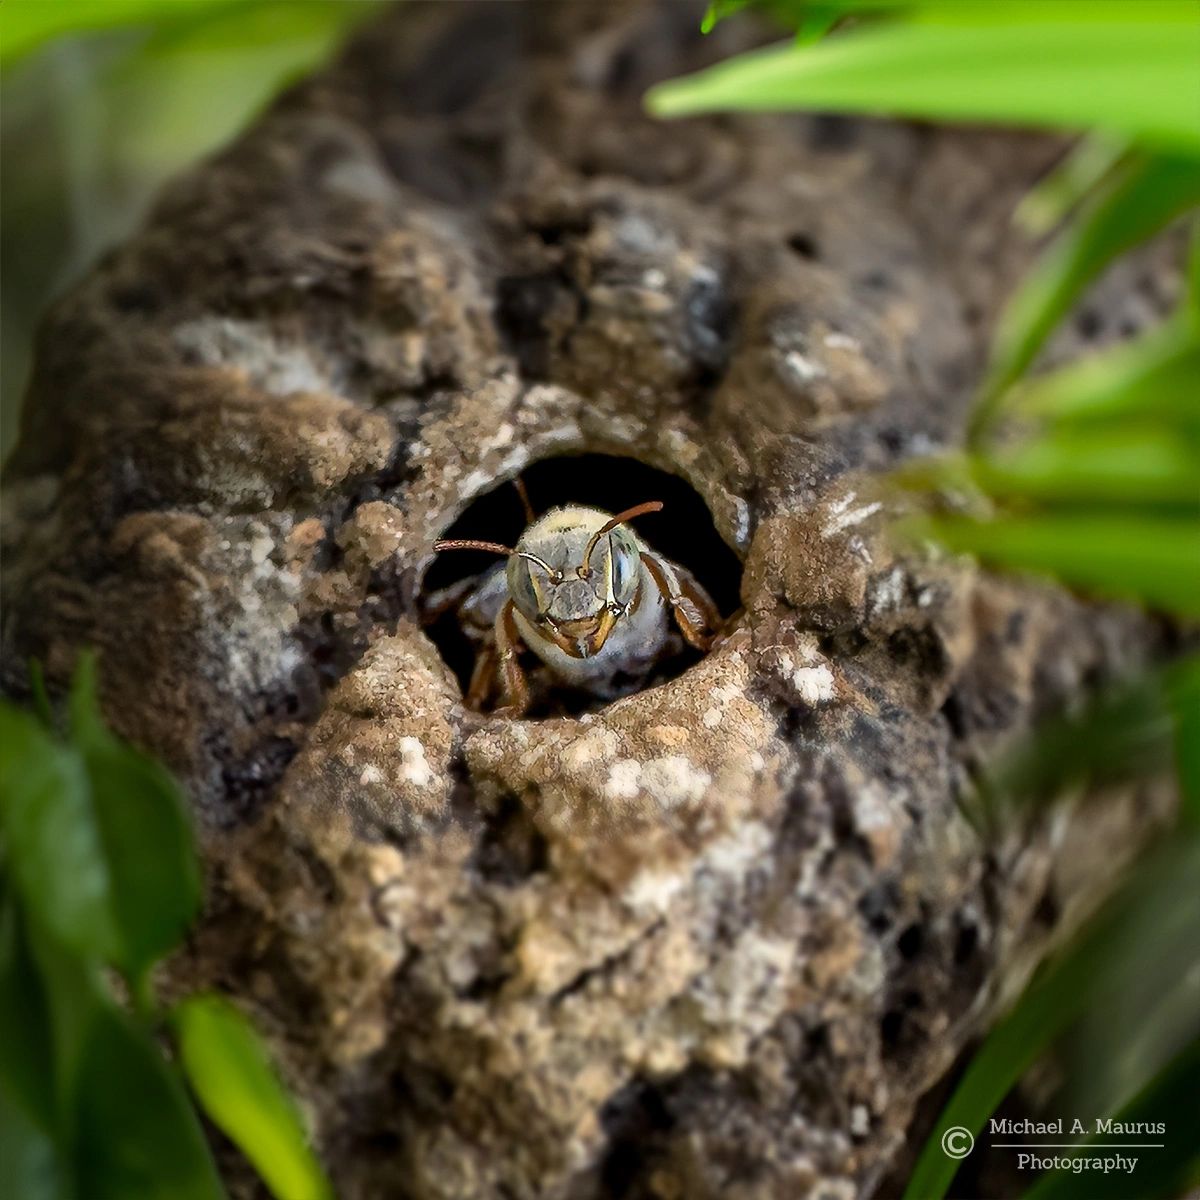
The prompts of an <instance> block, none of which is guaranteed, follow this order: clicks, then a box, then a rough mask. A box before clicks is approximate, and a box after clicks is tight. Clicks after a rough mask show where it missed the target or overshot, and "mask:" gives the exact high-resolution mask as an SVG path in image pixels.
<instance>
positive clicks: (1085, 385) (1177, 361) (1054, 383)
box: [1012, 320, 1200, 430]
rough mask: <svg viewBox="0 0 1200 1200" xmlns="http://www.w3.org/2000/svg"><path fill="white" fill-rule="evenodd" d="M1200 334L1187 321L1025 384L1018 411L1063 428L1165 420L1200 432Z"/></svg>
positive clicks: (1018, 397) (1015, 398)
mask: <svg viewBox="0 0 1200 1200" xmlns="http://www.w3.org/2000/svg"><path fill="white" fill-rule="evenodd" d="M1198 391H1200V333H1198V332H1197V331H1195V330H1193V329H1191V328H1189V327H1188V324H1187V322H1185V321H1183V320H1173V321H1170V322H1169V323H1168V324H1166V325H1165V326H1163V327H1162V328H1160V329H1156V330H1154V331H1153V332H1152V333H1149V334H1147V335H1145V336H1144V337H1141V338H1138V339H1137V340H1136V341H1133V342H1127V343H1123V344H1121V345H1118V346H1115V347H1113V348H1112V349H1109V350H1104V351H1101V352H1100V353H1097V354H1089V355H1087V356H1086V357H1084V358H1082V359H1080V360H1079V361H1078V362H1075V363H1072V364H1071V365H1070V366H1066V367H1061V368H1059V369H1058V370H1057V371H1051V372H1049V373H1047V374H1045V375H1040V376H1038V377H1037V378H1035V379H1033V380H1031V381H1030V382H1028V383H1023V384H1022V385H1021V387H1020V389H1019V390H1018V391H1014V392H1013V393H1012V403H1013V407H1014V408H1015V409H1016V410H1017V411H1019V412H1021V413H1024V414H1028V415H1030V416H1034V417H1040V418H1042V419H1045V420H1051V421H1056V422H1059V423H1067V422H1070V423H1083V422H1105V421H1120V420H1128V419H1131V418H1135V419H1138V418H1149V419H1152V420H1161V421H1163V422H1166V423H1168V424H1170V425H1175V426H1182V427H1186V428H1187V429H1189V430H1195V429H1197V428H1198V427H1200V403H1197V392H1198Z"/></svg>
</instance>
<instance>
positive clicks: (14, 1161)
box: [0, 1090, 73, 1200]
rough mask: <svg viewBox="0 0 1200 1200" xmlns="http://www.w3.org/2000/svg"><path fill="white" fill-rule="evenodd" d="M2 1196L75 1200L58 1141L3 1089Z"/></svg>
mask: <svg viewBox="0 0 1200 1200" xmlns="http://www.w3.org/2000/svg"><path fill="white" fill-rule="evenodd" d="M0 1196H11V1197H15V1198H16V1200H73V1197H72V1196H71V1193H70V1191H69V1190H68V1187H67V1180H66V1177H65V1172H64V1170H63V1162H62V1159H61V1157H60V1156H59V1155H58V1153H57V1152H56V1150H55V1147H54V1143H53V1142H52V1141H51V1140H50V1138H48V1137H47V1136H46V1134H45V1133H43V1132H42V1131H41V1130H40V1129H38V1127H37V1126H36V1125H34V1124H33V1123H32V1122H30V1121H29V1120H28V1119H27V1117H26V1116H25V1114H24V1113H23V1112H22V1111H21V1110H19V1109H17V1108H15V1107H14V1106H13V1105H11V1104H10V1103H9V1102H8V1100H7V1099H6V1098H5V1095H4V1093H3V1091H2V1090H0Z"/></svg>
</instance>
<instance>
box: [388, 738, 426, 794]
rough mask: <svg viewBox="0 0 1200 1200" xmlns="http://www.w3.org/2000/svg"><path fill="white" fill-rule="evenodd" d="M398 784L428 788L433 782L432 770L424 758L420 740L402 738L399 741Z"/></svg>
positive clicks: (423, 749)
mask: <svg viewBox="0 0 1200 1200" xmlns="http://www.w3.org/2000/svg"><path fill="white" fill-rule="evenodd" d="M399 747H400V769H399V771H398V772H397V781H398V782H399V783H402V784H404V783H411V784H412V785H413V787H419V788H424V787H428V786H429V785H430V784H431V783H432V782H433V778H434V776H433V768H432V767H431V766H430V765H429V760H428V759H427V758H426V757H425V747H424V745H423V744H422V743H421V740H420V738H415V737H411V736H408V735H406V736H404V737H402V738H401V739H400V742H399Z"/></svg>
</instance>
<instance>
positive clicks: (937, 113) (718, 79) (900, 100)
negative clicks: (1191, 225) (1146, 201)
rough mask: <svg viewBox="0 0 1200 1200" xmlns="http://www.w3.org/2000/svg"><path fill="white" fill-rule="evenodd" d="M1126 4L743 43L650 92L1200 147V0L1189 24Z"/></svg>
mask: <svg viewBox="0 0 1200 1200" xmlns="http://www.w3.org/2000/svg"><path fill="white" fill-rule="evenodd" d="M959 7H960V8H963V9H971V8H972V7H977V8H984V7H987V6H983V5H979V6H972V5H960V6H959ZM1037 7H1038V6H1036V5H1028V6H1026V10H1028V11H1031V12H1032V11H1034V10H1036V8H1037ZM1081 7H1083V6H1078V5H1077V6H1075V10H1076V11H1078V9H1079V8H1081ZM1103 7H1105V8H1107V7H1108V6H1103ZM1122 7H1123V6H1116V10H1115V12H1116V13H1117V14H1118V15H1120V16H1121V18H1122V19H1118V20H1111V21H1106V20H1103V19H1095V20H1084V21H1079V20H1074V19H1071V18H1070V17H1068V16H1067V15H1066V13H1065V11H1064V10H1062V9H1061V6H1060V7H1059V8H1058V9H1057V10H1056V11H1057V19H1055V20H1046V19H1042V18H1037V19H1032V20H1031V19H1025V15H1024V11H1020V12H1019V11H1018V10H1014V9H1013V8H1012V7H1011V6H1009V7H1008V8H1007V13H1006V12H1005V8H1004V7H1003V6H1002V7H1001V9H1000V10H999V18H998V19H993V20H992V21H990V22H988V23H986V24H981V25H979V26H972V25H970V24H955V23H943V20H942V19H940V18H943V13H942V11H941V10H935V12H934V13H933V14H932V16H931V19H930V23H928V24H922V23H913V22H902V21H894V22H890V23H886V24H883V25H871V26H867V27H865V28H862V29H858V30H854V31H852V32H849V33H846V34H843V35H841V36H839V37H834V38H828V39H825V40H823V41H821V42H819V43H817V44H816V45H815V46H805V47H797V46H794V45H791V44H786V45H778V46H770V47H767V48H766V49H763V50H756V51H752V52H751V53H748V54H742V55H739V56H738V57H736V58H733V59H730V60H728V61H727V62H724V63H720V64H718V65H717V66H715V67H711V68H709V69H708V70H705V71H701V72H699V73H697V74H694V75H688V76H684V77H683V78H681V79H676V80H672V81H671V82H669V83H665V84H661V85H660V86H658V87H656V88H654V89H652V90H651V91H650V93H649V94H648V95H647V98H646V103H647V106H648V107H649V109H650V111H651V112H652V113H654V114H656V115H658V116H664V117H677V116H685V115H688V114H691V113H698V112H712V111H715V110H722V109H751V110H772V109H775V110H777V109H794V108H809V109H822V110H839V111H846V112H863V113H872V114H886V115H893V116H908V117H927V118H934V119H942V120H951V121H998V122H1003V123H1005V124H1020V125H1035V126H1051V127H1059V128H1075V129H1088V128H1092V127H1099V128H1102V129H1107V130H1110V131H1112V132H1114V133H1117V134H1120V135H1124V136H1127V137H1130V138H1137V139H1139V140H1141V141H1143V142H1145V143H1147V144H1150V145H1158V146H1160V147H1162V148H1164V149H1166V150H1175V151H1185V152H1188V153H1191V154H1197V153H1200V113H1198V111H1197V107H1196V105H1194V104H1187V103H1185V102H1181V97H1186V96H1191V95H1194V94H1195V88H1196V47H1195V37H1194V36H1191V35H1192V34H1193V32H1194V29H1195V26H1196V22H1197V18H1196V14H1195V10H1194V9H1190V10H1188V9H1178V10H1177V11H1179V12H1181V13H1184V14H1188V15H1190V17H1191V20H1190V21H1188V22H1186V23H1180V22H1179V21H1177V20H1158V19H1151V18H1147V19H1146V20H1144V21H1139V20H1137V19H1136V17H1132V16H1130V15H1128V14H1126V13H1124V12H1121V11H1120V10H1121V8H1122ZM1054 11H1055V10H1053V9H1052V13H1051V15H1052V16H1053V15H1054ZM1156 16H1157V13H1156V14H1155V17H1156ZM1006 17H1007V19H1005V18H1006ZM1048 81H1052V82H1048Z"/></svg>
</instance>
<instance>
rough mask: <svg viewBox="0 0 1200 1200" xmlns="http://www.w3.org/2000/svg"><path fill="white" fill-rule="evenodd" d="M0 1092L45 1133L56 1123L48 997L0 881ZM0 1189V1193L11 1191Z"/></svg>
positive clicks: (16, 912)
mask: <svg viewBox="0 0 1200 1200" xmlns="http://www.w3.org/2000/svg"><path fill="white" fill-rule="evenodd" d="M0 1031H3V1032H2V1036H0V1093H3V1094H6V1095H7V1098H8V1102H9V1103H10V1104H11V1105H12V1106H13V1107H14V1108H18V1109H20V1111H21V1114H22V1116H23V1117H24V1119H25V1120H27V1121H29V1122H30V1123H31V1124H33V1125H35V1126H36V1127H37V1128H38V1130H39V1131H40V1132H41V1133H43V1134H45V1135H46V1136H47V1137H50V1136H52V1134H53V1132H54V1130H55V1127H56V1125H57V1117H58V1106H57V1103H56V1100H55V1095H54V1042H53V1031H52V1029H51V1024H50V1011H49V1000H48V998H47V996H46V990H45V987H44V986H43V983H42V978H41V974H40V972H39V970H38V965H37V961H36V960H35V959H34V957H33V952H32V950H31V949H30V946H29V942H28V939H27V937H26V931H25V925H24V922H23V921H22V919H21V913H20V911H19V910H18V908H17V905H16V901H15V898H14V897H13V896H12V895H11V894H4V889H3V880H2V879H0ZM13 1194H14V1193H12V1192H2V1191H0V1195H13Z"/></svg>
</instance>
